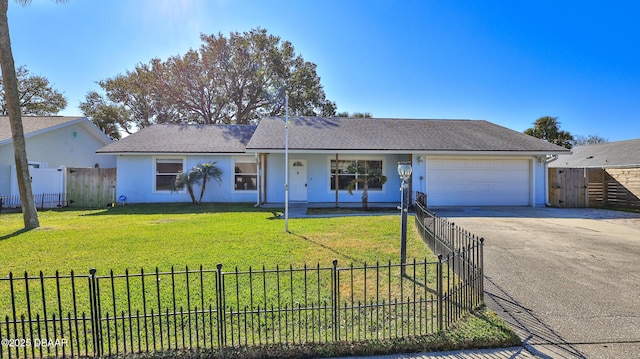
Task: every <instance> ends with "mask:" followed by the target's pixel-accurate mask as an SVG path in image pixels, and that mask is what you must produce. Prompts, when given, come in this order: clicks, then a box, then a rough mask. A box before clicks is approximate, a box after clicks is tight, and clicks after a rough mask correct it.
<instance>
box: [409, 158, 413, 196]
mask: <svg viewBox="0 0 640 359" xmlns="http://www.w3.org/2000/svg"><path fill="white" fill-rule="evenodd" d="M409 163H411V166H413V154H412V153H410V154H409ZM411 203H413V173H411V178H410V179H409V204H411Z"/></svg>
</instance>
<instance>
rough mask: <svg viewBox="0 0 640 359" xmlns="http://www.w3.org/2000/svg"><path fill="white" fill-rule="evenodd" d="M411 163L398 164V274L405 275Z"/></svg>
mask: <svg viewBox="0 0 640 359" xmlns="http://www.w3.org/2000/svg"><path fill="white" fill-rule="evenodd" d="M411 171H412V168H411V162H398V174H399V175H400V179H401V180H402V186H401V187H400V191H401V193H402V202H401V203H400V218H401V222H400V223H401V228H400V273H401V275H403V276H404V275H406V268H405V264H406V263H407V212H408V211H409V178H411Z"/></svg>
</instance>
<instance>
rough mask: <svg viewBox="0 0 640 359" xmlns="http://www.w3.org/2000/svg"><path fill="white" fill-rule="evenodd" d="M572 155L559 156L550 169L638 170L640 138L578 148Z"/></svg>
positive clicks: (572, 150) (639, 164) (573, 149)
mask: <svg viewBox="0 0 640 359" xmlns="http://www.w3.org/2000/svg"><path fill="white" fill-rule="evenodd" d="M571 152H572V153H571V154H562V155H560V156H558V160H557V161H553V162H551V163H549V167H574V168H616V167H618V168H636V167H640V138H638V139H634V140H626V141H616V142H607V143H595V144H591V145H584V146H577V147H574V148H572V149H571Z"/></svg>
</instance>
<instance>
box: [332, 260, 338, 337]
mask: <svg viewBox="0 0 640 359" xmlns="http://www.w3.org/2000/svg"><path fill="white" fill-rule="evenodd" d="M339 281H340V275H339V274H338V260H337V259H334V260H333V267H331V297H332V298H331V325H332V329H333V330H332V332H333V336H332V337H333V341H334V342H337V341H338V340H339V339H340V332H339V330H340V283H339Z"/></svg>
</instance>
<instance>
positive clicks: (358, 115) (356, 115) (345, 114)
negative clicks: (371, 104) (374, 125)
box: [336, 111, 373, 118]
mask: <svg viewBox="0 0 640 359" xmlns="http://www.w3.org/2000/svg"><path fill="white" fill-rule="evenodd" d="M336 117H350V118H372V117H373V115H372V114H371V112H354V113H352V114H349V112H347V111H344V112H338V113H336Z"/></svg>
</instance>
